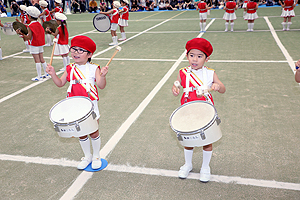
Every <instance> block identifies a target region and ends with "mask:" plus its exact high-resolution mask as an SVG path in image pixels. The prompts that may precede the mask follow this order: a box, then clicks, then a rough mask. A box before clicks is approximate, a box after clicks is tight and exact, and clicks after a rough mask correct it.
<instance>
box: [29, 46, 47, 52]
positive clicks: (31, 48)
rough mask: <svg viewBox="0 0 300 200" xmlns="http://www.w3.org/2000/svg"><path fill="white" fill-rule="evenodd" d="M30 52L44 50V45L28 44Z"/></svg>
mask: <svg viewBox="0 0 300 200" xmlns="http://www.w3.org/2000/svg"><path fill="white" fill-rule="evenodd" d="M29 49H30V54H39V53H43V52H44V46H31V45H29Z"/></svg>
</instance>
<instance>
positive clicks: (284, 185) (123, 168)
mask: <svg viewBox="0 0 300 200" xmlns="http://www.w3.org/2000/svg"><path fill="white" fill-rule="evenodd" d="M0 160H5V161H16V162H25V163H34V164H42V165H55V166H62V167H74V168H76V166H77V164H78V163H79V162H78V161H73V160H67V159H53V158H41V157H27V156H18V155H7V154H0ZM104 170H106V171H114V172H124V173H135V174H144V175H151V176H164V177H173V178H178V171H174V170H166V169H155V168H145V167H138V166H134V167H133V166H128V165H114V164H109V165H108V166H107V167H106V168H105V169H104ZM92 174H93V173H91V172H86V171H84V172H83V173H82V174H81V175H80V176H79V177H78V178H77V179H78V181H82V182H84V183H86V182H87V181H88V180H89V179H90V178H92ZM199 176H200V175H199V173H190V174H189V176H188V177H187V179H195V180H198V179H199ZM210 181H213V182H218V183H234V184H239V185H251V186H256V187H267V188H275V189H284V190H297V191H300V183H288V182H279V181H275V180H262V179H258V180H257V179H252V178H242V177H238V176H223V175H211V179H210ZM79 189H80V188H78V187H74V188H72V191H71V192H72V193H75V192H76V191H77V190H79Z"/></svg>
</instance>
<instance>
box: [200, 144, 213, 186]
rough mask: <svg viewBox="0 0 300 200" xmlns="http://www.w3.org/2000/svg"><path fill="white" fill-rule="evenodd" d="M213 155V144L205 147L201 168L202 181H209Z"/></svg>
mask: <svg viewBox="0 0 300 200" xmlns="http://www.w3.org/2000/svg"><path fill="white" fill-rule="evenodd" d="M211 157H212V144H209V145H207V146H204V147H203V161H202V167H201V170H200V181H201V182H204V183H206V182H208V181H209V180H210V167H209V163H210V160H211Z"/></svg>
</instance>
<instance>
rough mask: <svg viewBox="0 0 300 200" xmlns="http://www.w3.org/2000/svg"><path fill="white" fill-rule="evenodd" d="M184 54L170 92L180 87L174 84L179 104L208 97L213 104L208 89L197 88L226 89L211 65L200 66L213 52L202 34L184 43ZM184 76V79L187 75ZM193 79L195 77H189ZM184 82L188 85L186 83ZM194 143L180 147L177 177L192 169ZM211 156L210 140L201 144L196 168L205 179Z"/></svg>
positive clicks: (174, 91)
mask: <svg viewBox="0 0 300 200" xmlns="http://www.w3.org/2000/svg"><path fill="white" fill-rule="evenodd" d="M185 48H186V51H187V54H186V57H187V60H188V61H189V64H190V66H188V67H185V68H182V69H180V70H179V74H178V77H177V80H176V81H175V83H176V84H175V83H174V85H173V87H172V92H173V95H174V96H178V95H179V93H180V89H179V87H178V86H177V84H179V85H181V86H182V87H183V92H184V93H183V95H182V97H181V105H183V104H185V103H187V102H191V101H208V102H210V103H211V104H214V102H213V98H212V95H211V94H210V93H209V92H208V93H205V94H204V95H202V96H197V92H196V91H197V88H198V87H201V86H205V87H208V88H211V89H212V90H214V91H218V92H219V93H224V92H225V91H226V89H225V86H224V84H223V83H222V82H221V81H220V80H219V78H218V76H217V74H216V73H215V71H214V70H213V69H210V68H207V67H206V66H204V64H205V62H207V61H208V60H209V58H210V57H209V56H210V55H211V54H212V52H213V47H212V45H211V44H210V42H209V41H208V40H206V39H203V38H194V39H192V40H190V41H188V42H187V43H186V46H185ZM187 78H188V79H187ZM193 80H197V81H193ZM187 83H188V84H189V85H187ZM193 150H194V147H184V157H185V164H184V165H183V166H182V167H180V170H179V173H178V177H179V178H182V179H185V178H187V176H188V174H189V172H190V171H191V170H192V169H193V165H192V157H193ZM211 157H212V144H208V145H206V146H203V162H202V167H201V171H200V181H201V182H204V183H206V182H208V181H209V180H210V167H209V163H210V160H211Z"/></svg>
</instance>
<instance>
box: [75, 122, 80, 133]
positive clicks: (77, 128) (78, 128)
mask: <svg viewBox="0 0 300 200" xmlns="http://www.w3.org/2000/svg"><path fill="white" fill-rule="evenodd" d="M75 128H76V130H77V131H80V126H79V124H78V122H76V124H75Z"/></svg>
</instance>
